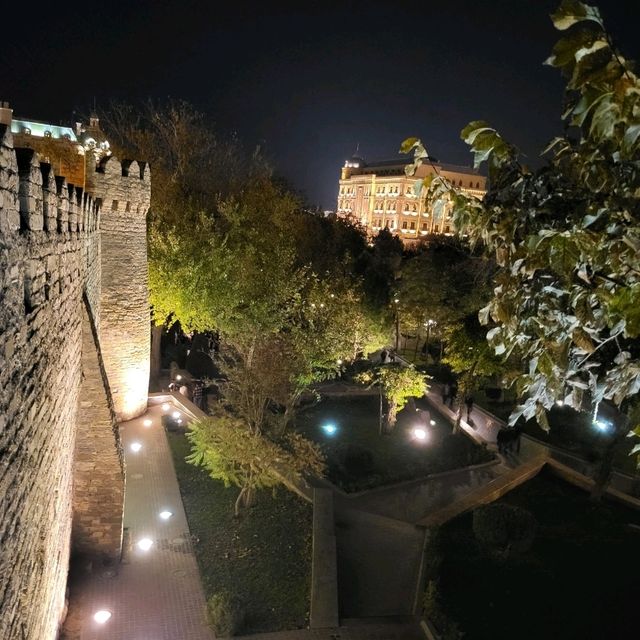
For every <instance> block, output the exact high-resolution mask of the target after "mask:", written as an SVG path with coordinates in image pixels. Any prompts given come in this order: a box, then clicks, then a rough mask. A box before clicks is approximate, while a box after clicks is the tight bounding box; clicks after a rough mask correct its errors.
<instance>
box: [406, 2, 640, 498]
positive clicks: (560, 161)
mask: <svg viewBox="0 0 640 640" xmlns="http://www.w3.org/2000/svg"><path fill="white" fill-rule="evenodd" d="M551 18H552V21H553V24H554V25H555V27H556V28H557V29H558V30H560V31H566V32H567V33H566V35H564V36H563V37H562V38H561V39H560V40H559V41H558V42H557V44H556V45H555V47H554V49H553V53H552V55H551V56H550V57H549V59H548V60H547V61H546V63H547V64H549V65H551V66H554V67H557V68H559V69H560V70H561V71H562V73H563V75H564V76H565V77H566V78H567V87H566V95H565V102H566V105H567V107H566V110H565V112H564V114H563V116H562V118H563V120H564V122H565V125H566V127H567V129H566V132H565V134H564V135H562V136H559V137H557V138H555V139H554V140H553V141H552V143H551V144H550V145H549V146H548V148H547V149H546V150H545V153H547V154H548V157H549V161H548V163H547V164H546V165H545V166H544V167H542V168H541V169H539V170H537V171H532V170H530V169H528V168H527V167H526V166H524V165H522V164H521V163H520V161H519V157H518V152H517V149H516V148H515V147H514V146H513V145H511V144H509V143H508V142H506V141H505V140H504V139H503V138H502V137H501V136H500V134H499V133H497V131H496V130H495V129H493V128H492V127H490V126H489V125H488V124H487V123H485V122H480V121H477V122H472V123H470V124H469V125H468V126H467V127H465V129H464V130H463V131H462V137H463V139H464V140H465V141H466V142H467V143H468V144H469V145H470V147H471V149H472V151H473V153H474V155H475V165H476V167H477V166H479V165H480V164H481V163H482V162H485V161H486V162H487V163H488V167H489V178H490V190H489V192H488V193H487V195H486V197H485V199H484V201H483V202H480V201H478V200H474V199H469V198H466V197H464V195H463V194H461V193H457V192H456V191H455V190H452V189H451V185H448V184H447V181H446V180H445V179H443V178H442V177H437V178H435V179H434V180H433V181H432V182H431V184H428V185H426V186H427V188H428V189H429V197H433V196H435V195H436V194H438V193H443V192H445V191H449V192H450V193H451V194H452V198H453V201H454V221H455V224H456V227H457V229H459V230H460V231H462V232H463V233H466V234H469V236H470V237H471V238H472V239H473V240H474V241H476V242H482V243H483V244H484V246H485V247H486V249H487V251H488V252H490V253H491V254H492V255H494V256H495V259H496V262H497V263H498V265H499V266H500V272H499V274H498V275H497V278H496V287H495V289H494V295H493V297H492V299H491V301H490V302H489V304H488V305H487V306H486V307H485V308H483V309H482V311H481V312H480V319H481V321H482V323H483V324H489V323H493V326H492V328H491V329H490V331H489V333H488V334H487V338H488V340H489V342H490V344H491V345H492V346H493V347H494V349H495V352H496V354H498V355H503V356H508V355H509V354H512V353H513V354H516V355H517V356H518V357H519V358H521V359H522V360H524V361H525V362H526V364H527V368H526V370H525V371H524V372H522V371H519V372H515V375H514V381H515V384H516V387H517V390H518V391H519V393H520V394H521V395H522V396H523V397H524V398H525V399H524V402H523V403H522V404H521V405H520V406H519V407H517V408H516V410H515V411H514V412H513V414H512V415H511V419H510V421H511V423H515V422H516V421H517V420H518V419H519V418H520V417H521V416H523V417H524V418H525V419H529V418H532V417H535V418H536V419H537V421H538V422H539V423H540V425H541V426H542V427H543V428H545V429H548V428H549V425H548V422H547V417H546V411H547V410H548V409H550V408H551V407H552V406H553V405H554V403H555V402H556V401H562V402H564V404H566V405H568V406H571V407H573V408H574V409H577V410H578V411H586V412H589V413H591V414H592V415H593V420H594V421H595V420H597V419H598V408H599V406H600V404H601V403H602V402H603V400H607V401H609V402H611V403H612V404H613V405H614V406H615V407H616V408H617V409H618V410H619V415H618V416H617V418H616V419H615V420H614V421H613V424H612V425H611V434H610V443H609V446H608V448H607V452H606V453H605V456H604V459H603V461H602V465H601V467H600V470H599V472H598V473H597V477H596V486H595V489H594V497H598V496H599V495H600V494H601V493H602V491H603V488H604V486H605V484H606V481H607V479H608V477H609V475H610V470H611V466H612V457H613V451H614V449H615V447H616V446H617V444H618V443H619V442H620V441H621V440H622V439H623V438H624V437H625V435H627V433H630V432H633V433H635V434H636V435H640V426H639V423H640V407H639V404H640V402H639V398H638V391H639V390H640V341H639V337H640V313H639V311H638V310H639V309H640V264H639V262H638V252H639V251H640V200H639V199H638V193H639V189H640V163H639V161H640V81H639V79H638V77H637V76H636V75H635V74H634V73H633V71H632V67H631V64H630V63H629V62H628V61H627V60H625V58H624V57H623V56H622V55H621V54H620V52H619V51H618V50H617V49H616V47H615V45H614V43H613V41H612V38H611V36H610V35H609V34H608V33H607V32H606V31H605V29H604V25H603V22H602V18H601V15H600V13H599V11H598V9H597V8H595V7H591V6H589V5H586V4H583V3H582V2H579V1H577V0H563V2H561V4H560V6H559V8H558V10H557V11H556V12H555V13H554V14H553V15H552V16H551ZM405 146H410V147H412V148H414V149H415V153H416V158H415V160H416V163H420V162H423V161H425V160H426V159H427V158H428V154H427V152H426V150H425V149H424V147H423V146H422V145H421V144H420V143H419V142H417V141H416V140H415V139H409V140H407V141H405ZM639 448H640V447H639V446H636V447H635V449H634V451H638V449H639Z"/></svg>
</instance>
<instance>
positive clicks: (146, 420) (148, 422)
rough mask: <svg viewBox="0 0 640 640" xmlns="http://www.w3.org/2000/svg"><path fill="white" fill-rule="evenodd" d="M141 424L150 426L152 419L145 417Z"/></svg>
mask: <svg viewBox="0 0 640 640" xmlns="http://www.w3.org/2000/svg"><path fill="white" fill-rule="evenodd" d="M142 424H143V425H144V426H145V427H150V426H151V425H152V424H153V420H150V419H149V418H146V419H145V420H143V421H142Z"/></svg>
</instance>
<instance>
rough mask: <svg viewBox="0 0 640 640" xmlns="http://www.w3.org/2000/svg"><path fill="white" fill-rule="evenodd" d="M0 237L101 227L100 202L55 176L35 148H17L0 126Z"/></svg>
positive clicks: (76, 231) (8, 132) (74, 232)
mask: <svg viewBox="0 0 640 640" xmlns="http://www.w3.org/2000/svg"><path fill="white" fill-rule="evenodd" d="M0 194H1V195H2V200H1V201H0V235H3V236H8V235H11V234H15V233H20V232H27V231H46V232H48V233H50V234H77V233H81V232H86V233H91V232H94V231H96V230H98V228H99V220H100V203H99V202H98V201H97V200H96V199H95V198H94V197H93V196H91V195H90V194H88V193H85V192H84V190H83V189H82V187H79V186H76V185H73V184H69V183H67V181H66V180H65V178H64V177H62V176H57V175H55V172H54V170H53V167H52V165H51V164H50V163H48V162H45V161H43V160H42V159H41V157H40V155H39V154H38V153H37V151H35V150H34V149H29V148H14V146H13V136H12V134H11V131H10V130H9V128H8V127H6V126H3V125H0Z"/></svg>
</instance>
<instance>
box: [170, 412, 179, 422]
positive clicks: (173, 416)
mask: <svg viewBox="0 0 640 640" xmlns="http://www.w3.org/2000/svg"><path fill="white" fill-rule="evenodd" d="M171 417H172V418H175V419H176V420H177V419H178V418H179V417H180V412H179V411H174V412H173V413H172V414H171Z"/></svg>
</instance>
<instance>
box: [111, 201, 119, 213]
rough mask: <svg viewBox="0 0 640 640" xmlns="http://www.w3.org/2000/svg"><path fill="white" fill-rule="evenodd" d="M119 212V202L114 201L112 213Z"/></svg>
mask: <svg viewBox="0 0 640 640" xmlns="http://www.w3.org/2000/svg"><path fill="white" fill-rule="evenodd" d="M117 210H118V201H117V200H114V201H113V202H112V203H111V211H117Z"/></svg>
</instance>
